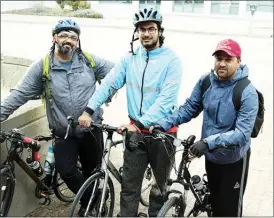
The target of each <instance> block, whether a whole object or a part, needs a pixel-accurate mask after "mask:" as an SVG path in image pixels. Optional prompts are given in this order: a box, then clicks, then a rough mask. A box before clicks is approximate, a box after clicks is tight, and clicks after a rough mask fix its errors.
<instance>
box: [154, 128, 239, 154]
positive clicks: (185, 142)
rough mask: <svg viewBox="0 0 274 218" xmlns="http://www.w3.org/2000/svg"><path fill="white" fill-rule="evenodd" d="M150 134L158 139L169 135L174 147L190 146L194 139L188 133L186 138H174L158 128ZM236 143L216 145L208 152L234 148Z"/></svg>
mask: <svg viewBox="0 0 274 218" xmlns="http://www.w3.org/2000/svg"><path fill="white" fill-rule="evenodd" d="M152 134H153V135H155V136H156V139H157V138H160V139H165V138H166V137H170V138H172V139H173V140H174V141H173V145H175V146H176V147H179V146H180V145H181V144H182V145H183V146H184V147H185V146H191V145H192V144H194V141H195V138H196V137H195V136H194V135H190V136H189V137H188V138H187V139H186V140H180V139H178V138H176V137H175V136H173V135H170V134H168V133H164V132H162V131H160V130H158V129H155V130H153V131H152ZM237 147H238V146H237V145H231V146H226V145H217V146H216V147H215V148H214V149H212V150H209V151H208V152H209V153H213V152H214V151H216V150H218V149H235V148H237Z"/></svg>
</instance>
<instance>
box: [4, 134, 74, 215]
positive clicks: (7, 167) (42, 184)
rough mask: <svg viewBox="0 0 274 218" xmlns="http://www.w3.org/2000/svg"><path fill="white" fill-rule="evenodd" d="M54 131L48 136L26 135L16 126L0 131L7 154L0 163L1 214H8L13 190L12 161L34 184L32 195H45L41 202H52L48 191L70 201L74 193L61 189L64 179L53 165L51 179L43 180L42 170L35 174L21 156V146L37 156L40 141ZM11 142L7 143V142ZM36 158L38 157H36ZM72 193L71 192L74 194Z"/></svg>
mask: <svg viewBox="0 0 274 218" xmlns="http://www.w3.org/2000/svg"><path fill="white" fill-rule="evenodd" d="M53 139H54V137H53V135H50V136H37V137H34V138H28V137H25V136H24V135H23V134H22V133H21V132H20V131H19V130H18V129H12V130H11V131H9V132H4V131H0V142H1V144H2V143H4V142H6V147H7V150H8V154H7V157H6V160H5V161H4V162H3V163H2V164H1V165H0V169H1V171H0V177H1V201H0V202H1V205H0V216H1V217H2V216H3V217H6V216H7V215H8V212H9V209H10V206H11V203H12V199H13V195H14V190H15V182H16V176H15V172H14V169H15V164H14V161H15V162H16V163H17V164H18V165H19V167H20V168H21V169H22V170H23V171H25V173H26V174H27V175H28V176H29V177H30V178H31V179H32V180H33V181H34V182H35V183H36V184H37V186H36V188H35V196H36V197H37V198H39V199H42V198H44V202H43V203H40V204H43V205H44V204H47V205H49V204H50V203H51V198H50V195H52V194H55V195H56V197H57V198H58V199H59V200H61V201H63V202H72V201H73V199H74V196H72V195H71V193H70V194H68V195H66V194H64V193H63V192H62V191H63V190H61V186H62V185H63V184H64V185H65V183H64V182H63V181H62V180H61V178H60V176H59V174H58V172H57V171H56V170H55V167H54V166H53V167H52V168H53V173H52V177H51V178H52V179H51V181H45V178H46V177H44V178H43V179H41V177H42V176H43V170H41V172H40V174H39V175H37V174H36V173H34V171H33V170H32V169H31V168H30V167H29V166H28V164H27V163H26V162H25V161H24V160H23V159H22V153H23V150H24V149H27V150H28V152H29V157H31V158H32V160H35V159H36V158H38V159H40V157H38V156H37V155H38V151H39V150H40V147H41V146H40V143H39V142H41V141H49V140H53ZM8 142H10V146H8ZM38 161H39V160H38ZM73 195H74V194H73Z"/></svg>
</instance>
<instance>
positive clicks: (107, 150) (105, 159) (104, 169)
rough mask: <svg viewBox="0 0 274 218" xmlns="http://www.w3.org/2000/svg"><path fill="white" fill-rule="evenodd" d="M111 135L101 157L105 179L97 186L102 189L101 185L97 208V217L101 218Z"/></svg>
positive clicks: (107, 174)
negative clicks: (101, 190) (100, 196)
mask: <svg viewBox="0 0 274 218" xmlns="http://www.w3.org/2000/svg"><path fill="white" fill-rule="evenodd" d="M111 137H112V135H109V136H108V138H107V139H106V143H105V145H106V146H105V152H104V154H103V157H102V161H103V162H102V168H101V169H102V171H103V172H104V175H105V179H104V182H102V181H101V182H100V184H99V188H102V185H103V192H102V198H101V201H100V207H99V214H98V216H99V217H101V213H102V209H103V205H104V202H105V197H106V191H107V184H108V177H109V173H108V166H107V164H108V160H109V155H110V149H111V144H112V140H111Z"/></svg>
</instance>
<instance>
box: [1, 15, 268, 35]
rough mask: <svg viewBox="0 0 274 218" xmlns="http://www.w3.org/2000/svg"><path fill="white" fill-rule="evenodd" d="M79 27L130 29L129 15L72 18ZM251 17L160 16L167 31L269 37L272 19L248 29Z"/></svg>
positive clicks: (6, 18) (47, 20) (40, 19)
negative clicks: (162, 17)
mask: <svg viewBox="0 0 274 218" xmlns="http://www.w3.org/2000/svg"><path fill="white" fill-rule="evenodd" d="M62 18H64V17H55V16H54V17H53V16H34V15H13V14H1V22H18V23H32V24H33V23H41V24H51V25H52V24H54V23H55V22H56V20H58V19H62ZM75 20H77V21H78V22H79V24H80V25H81V26H82V27H100V28H115V29H117V28H118V29H121V28H122V29H132V30H133V25H132V23H131V18H130V17H128V18H119V17H116V18H115V17H113V18H110V17H109V18H104V19H87V18H75ZM250 25H251V20H249V19H242V18H231V19H228V18H218V17H204V16H183V15H166V16H165V17H164V19H163V27H164V28H165V31H168V32H182V33H191V34H207V35H226V36H227V35H229V36H248V37H267V38H268V37H272V35H273V22H272V21H266V20H254V21H253V24H252V26H253V28H252V33H251V34H250V32H249V28H250Z"/></svg>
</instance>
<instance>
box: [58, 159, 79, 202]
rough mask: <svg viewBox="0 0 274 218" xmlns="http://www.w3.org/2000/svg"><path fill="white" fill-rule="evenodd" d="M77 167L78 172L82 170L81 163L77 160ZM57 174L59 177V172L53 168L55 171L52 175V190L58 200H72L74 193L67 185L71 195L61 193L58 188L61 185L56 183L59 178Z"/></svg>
mask: <svg viewBox="0 0 274 218" xmlns="http://www.w3.org/2000/svg"><path fill="white" fill-rule="evenodd" d="M77 168H78V170H79V171H80V172H81V171H82V167H81V163H80V162H79V161H78V163H77ZM58 176H59V177H60V174H59V173H58V172H57V170H56V169H55V173H54V177H53V187H54V188H53V190H54V193H55V195H56V197H57V198H58V199H59V200H60V201H63V202H73V200H74V197H75V194H74V193H73V192H72V191H70V189H69V188H68V187H67V188H68V189H69V191H70V192H71V195H73V196H66V195H64V194H63V193H62V191H61V190H60V186H61V185H60V184H58V178H59V177H58ZM60 179H62V178H61V177H60ZM62 181H63V183H64V184H65V185H66V183H65V181H64V180H63V179H62ZM66 186H67V185H66Z"/></svg>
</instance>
